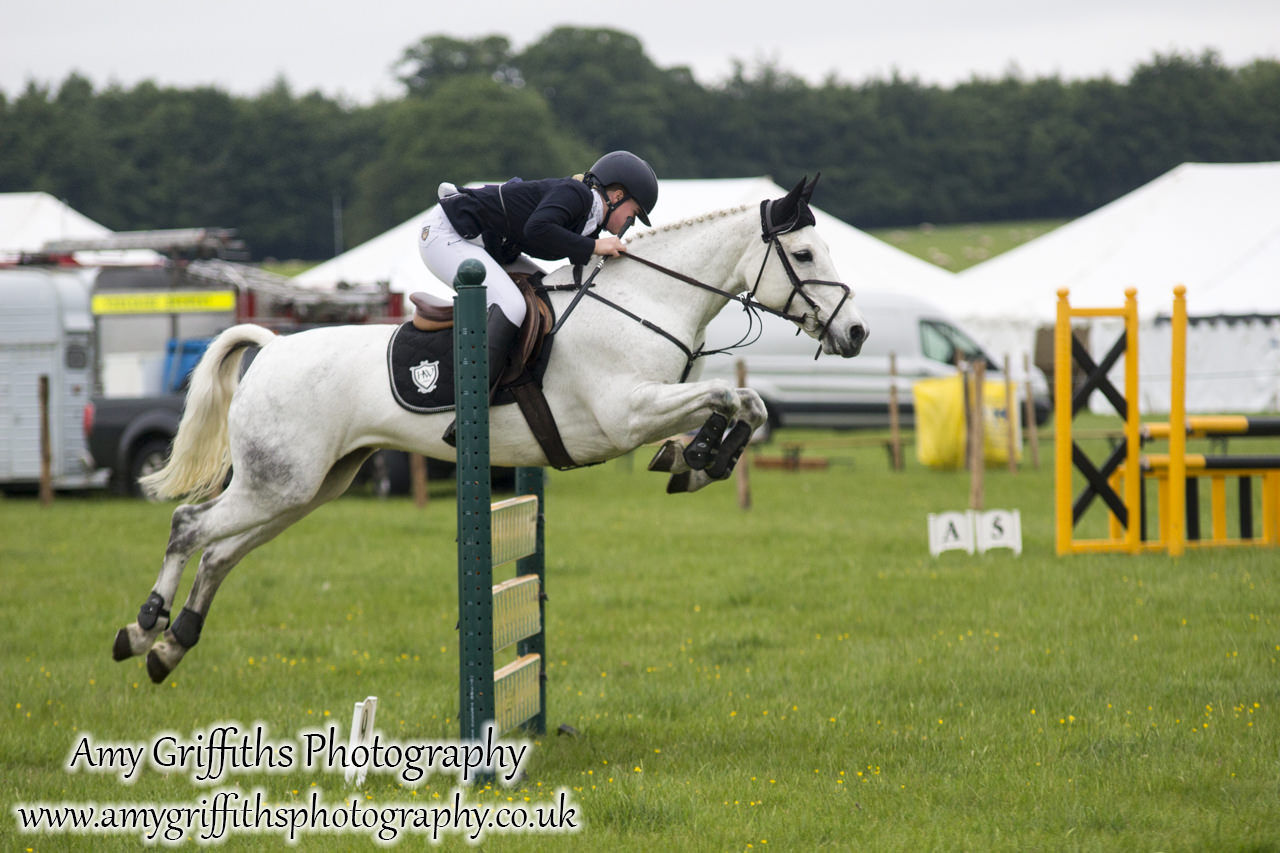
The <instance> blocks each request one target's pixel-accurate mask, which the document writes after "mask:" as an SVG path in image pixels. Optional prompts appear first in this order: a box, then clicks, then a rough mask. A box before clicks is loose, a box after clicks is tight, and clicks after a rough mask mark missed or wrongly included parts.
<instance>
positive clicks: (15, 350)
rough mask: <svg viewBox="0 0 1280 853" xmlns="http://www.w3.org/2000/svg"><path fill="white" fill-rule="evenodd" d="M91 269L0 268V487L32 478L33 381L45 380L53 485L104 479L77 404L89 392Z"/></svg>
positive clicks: (36, 427) (23, 485)
mask: <svg viewBox="0 0 1280 853" xmlns="http://www.w3.org/2000/svg"><path fill="white" fill-rule="evenodd" d="M96 272H97V271H96V270H86V269H76V270H60V269H56V268H50V267H18V268H13V269H0V488H3V489H5V490H6V491H8V490H20V489H29V488H31V487H33V486H36V485H38V484H39V482H40V420H41V418H40V378H41V377H42V376H46V377H48V380H49V439H50V459H51V471H52V475H53V485H54V487H55V488H59V489H83V488H92V487H98V486H101V485H103V484H104V483H105V480H106V472H105V471H103V472H99V471H95V470H94V469H93V463H92V460H91V459H90V458H89V452H88V448H87V447H86V445H85V438H84V429H83V417H84V407H85V405H86V404H87V403H88V402H89V396H90V395H91V394H92V393H93V372H94V354H93V317H92V315H91V313H90V296H91V292H92V288H93V275H94V274H95V273H96Z"/></svg>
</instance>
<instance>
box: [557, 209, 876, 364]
mask: <svg viewBox="0 0 1280 853" xmlns="http://www.w3.org/2000/svg"><path fill="white" fill-rule="evenodd" d="M776 203H777V202H776V201H770V200H765V201H762V202H760V222H761V228H760V239H761V240H763V241H764V242H765V243H766V244H768V245H769V247H770V248H771V249H772V251H770V250H769V249H766V250H765V255H764V259H763V261H761V263H760V270H759V271H758V272H757V273H756V280H755V283H754V284H753V285H752V286H751V290H750V291H747V292H746V293H743V294H740V295H736V296H730V295H727V294H726V293H725V292H724V291H723V290H721V289H720V288H718V287H714V286H712V285H710V284H707V283H705V282H702V281H699V280H698V279H696V278H693V277H692V276H688V275H685V274H684V273H681V272H678V271H676V270H673V269H670V268H668V267H665V266H663V265H662V264H659V263H657V262H655V261H651V260H649V259H647V258H643V257H641V256H639V255H637V254H635V253H634V252H631V251H627V252H624V253H622V254H620V255H619V256H618V257H620V258H628V259H630V260H633V261H636V262H637V263H640V264H643V265H645V266H647V267H649V268H650V269H654V270H657V271H658V272H660V273H663V274H664V275H666V276H668V277H670V278H673V279H675V280H676V281H679V282H683V283H684V284H687V285H690V286H691V287H697V288H700V289H702V290H706V291H710V292H712V293H715V294H717V295H719V296H724V297H726V298H727V299H729V300H731V301H736V302H740V303H742V307H743V310H745V311H746V312H747V314H748V328H747V331H746V332H745V333H744V334H743V336H742V337H741V338H739V339H738V341H737V342H736V343H733V344H730V345H729V346H726V347H721V348H719V349H713V350H707V349H702V348H699V349H698V350H697V351H696V352H695V351H694V350H692V349H691V348H690V347H689V346H688V345H686V344H685V343H684V342H683V341H681V340H680V339H679V338H677V337H676V336H675V335H673V334H671V333H670V332H668V331H667V330H666V329H663V328H662V327H661V326H659V325H657V324H656V323H653V322H651V321H649V320H646V319H645V318H643V317H641V316H639V315H638V314H635V313H633V312H632V311H630V310H628V309H627V308H624V307H623V306H621V305H619V304H618V303H616V302H614V301H612V300H611V299H608V298H606V297H604V296H601V295H600V294H599V293H597V292H596V291H595V290H593V289H591V287H592V285H593V283H594V282H593V279H594V278H595V276H594V275H593V276H592V277H591V279H588V280H587V281H586V282H585V283H582V284H578V283H574V284H563V285H550V286H544V288H543V289H544V290H547V291H557V290H574V291H577V295H576V296H575V298H574V300H573V302H572V303H571V304H570V306H569V308H568V310H566V311H565V313H564V314H563V315H562V316H561V317H560V318H559V319H558V320H557V321H556V328H557V329H558V328H560V327H561V326H562V325H563V324H564V322H565V320H567V319H568V315H569V313H570V312H571V311H572V310H573V308H574V307H576V305H577V303H578V301H579V299H580V298H581V296H582V295H583V294H586V295H588V296H590V297H591V298H593V299H595V300H596V301H598V302H602V303H604V304H605V305H607V306H609V307H610V308H612V309H613V310H615V311H617V312H619V313H620V314H622V315H623V316H625V317H628V318H630V319H632V320H634V321H636V322H637V323H640V324H641V325H642V326H644V327H645V328H646V329H649V330H650V331H652V332H655V333H656V334H658V335H660V336H662V337H664V338H666V339H667V340H668V341H670V342H671V343H672V344H674V345H675V346H676V347H677V348H678V349H680V351H681V352H683V353H684V354H685V368H684V372H683V373H682V374H681V376H680V381H681V382H683V381H684V380H685V379H687V378H688V376H689V372H690V371H691V370H692V369H693V364H694V362H695V361H697V360H698V359H700V358H704V357H706V356H708V355H718V354H721V353H727V352H731V351H733V350H735V349H740V348H742V347H744V346H748V345H749V344H751V343H754V342H755V341H756V340H757V339H758V338H759V337H760V331H761V330H760V329H759V328H757V325H758V323H759V314H760V313H765V314H772V315H774V316H776V317H782V318H783V319H786V320H790V321H791V322H793V323H795V324H797V325H798V326H804V327H806V328H808V327H809V322H810V317H811V316H812V318H813V319H814V320H815V321H817V317H818V314H819V311H820V308H819V306H818V303H817V302H816V301H815V300H814V298H813V297H812V296H810V295H809V293H807V292H806V291H805V288H806V287H807V286H809V285H815V286H823V287H839V288H841V289H842V290H843V291H844V294H843V296H841V298H840V302H839V304H837V305H836V308H835V310H834V311H832V312H831V315H830V316H829V317H828V318H827V320H826V321H825V322H820V323H819V326H818V335H817V339H818V351H817V352H816V353H814V356H813V357H814V359H815V360H816V359H817V358H818V356H819V355H820V354H821V353H822V341H823V339H824V338H825V337H826V336H827V333H828V332H829V331H830V328H831V323H832V321H833V320H835V317H836V315H837V314H839V313H840V309H841V308H843V307H844V304H845V303H846V302H847V301H849V299H850V298H851V297H852V295H853V293H852V291H851V290H850V289H849V286H848V285H847V284H845V283H843V282H839V281H827V280H825V279H817V278H806V279H802V278H800V276H799V274H797V273H796V270H795V267H794V266H792V264H791V259H790V258H788V257H787V251H786V249H785V248H783V246H782V240H781V238H782V235H784V234H789V233H791V232H792V231H797V230H799V229H800V228H803V227H805V226H807V225H813V224H814V219H813V214H812V213H811V212H810V211H809V208H808V206H807V205H805V204H798V205H797V206H796V212H795V215H794V216H792V217H789V218H788V219H787V220H786V221H784V222H781V223H779V222H775V221H774V220H773V216H772V213H773V206H774V205H775V204H776ZM774 254H776V255H777V256H778V260H779V261H781V263H782V268H783V270H784V271H785V272H786V274H787V280H788V281H789V282H790V283H791V293H790V294H789V295H788V296H787V301H786V303H785V304H784V305H783V306H782V308H781V309H777V308H772V307H770V306H768V305H765V304H764V303H763V302H760V301H759V300H758V299H757V298H756V292H757V291H758V290H759V289H760V283H761V281H762V280H763V279H764V271H765V268H766V267H767V266H768V264H769V258H770V257H772V255H774ZM579 269H580V268H575V277H577V276H578V275H579V274H580V273H579ZM797 296H798V297H799V298H800V299H801V300H802V301H803V302H804V303H805V304H806V305H808V307H809V311H806V312H805V313H802V314H793V313H791V306H792V304H793V303H794V302H795V300H796V297H797ZM810 311H811V312H812V315H811V314H810V313H809V312H810ZM796 333H797V334H799V329H797V330H796Z"/></svg>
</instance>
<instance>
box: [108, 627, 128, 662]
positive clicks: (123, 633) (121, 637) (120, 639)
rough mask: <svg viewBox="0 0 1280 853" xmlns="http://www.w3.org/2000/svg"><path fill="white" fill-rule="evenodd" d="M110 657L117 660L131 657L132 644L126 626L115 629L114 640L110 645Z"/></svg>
mask: <svg viewBox="0 0 1280 853" xmlns="http://www.w3.org/2000/svg"><path fill="white" fill-rule="evenodd" d="M111 657H112V658H114V659H115V660H118V661H119V660H128V659H129V658H131V657H133V645H132V644H131V643H130V642H129V629H128V628H121V629H120V630H119V631H116V641H115V643H113V644H112V645H111Z"/></svg>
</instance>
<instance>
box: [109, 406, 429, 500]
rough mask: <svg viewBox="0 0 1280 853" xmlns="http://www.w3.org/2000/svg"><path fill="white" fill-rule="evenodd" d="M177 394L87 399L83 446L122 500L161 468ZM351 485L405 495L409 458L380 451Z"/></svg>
mask: <svg viewBox="0 0 1280 853" xmlns="http://www.w3.org/2000/svg"><path fill="white" fill-rule="evenodd" d="M185 399H186V398H185V395H183V394H164V395H159V396H154V397H93V398H91V399H90V401H89V403H88V405H86V406H85V412H84V429H85V441H86V442H87V443H88V446H89V454H90V455H91V456H92V457H93V461H94V465H95V467H97V468H107V469H109V470H110V471H111V477H110V481H109V484H110V487H111V488H112V489H113V490H114V491H116V492H118V493H120V494H125V495H131V496H133V497H144V495H143V493H142V489H141V487H139V485H138V478H139V477H142V476H144V475H146V474H150V473H151V472H152V471H155V470H157V469H159V468H160V467H162V466H163V465H164V463H165V460H167V459H168V458H169V447H170V445H171V444H172V443H173V437H174V435H175V434H177V432H178V422H179V421H180V420H181V419H182V406H183V402H184V400H185ZM427 470H428V476H430V477H432V478H433V479H434V478H442V477H452V476H453V465H452V464H450V463H444V462H437V461H436V460H428V468H427ZM356 482H357V483H368V484H370V485H371V486H372V489H373V492H374V494H377V495H388V494H408V493H409V490H410V484H409V457H408V454H406V453H403V452H401V451H398V450H380V451H378V452H377V453H375V454H374V455H373V457H372V458H371V459H370V460H369V461H368V462H366V463H365V464H364V467H363V468H361V469H360V473H359V474H358V475H357V476H356Z"/></svg>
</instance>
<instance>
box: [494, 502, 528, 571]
mask: <svg viewBox="0 0 1280 853" xmlns="http://www.w3.org/2000/svg"><path fill="white" fill-rule="evenodd" d="M490 518H491V519H492V521H491V525H492V530H493V534H492V536H493V540H492V541H493V548H492V553H493V565H494V566H500V565H502V564H503V563H509V562H511V561H512V560H518V559H520V558H521V557H528V556H529V555H530V554H533V553H534V552H535V551H536V550H537V548H538V499H537V497H535V496H534V495H521V496H519V497H515V498H507V499H506V500H505V501H497V502H496V503H494V504H493V505H492V506H491V507H490Z"/></svg>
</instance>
